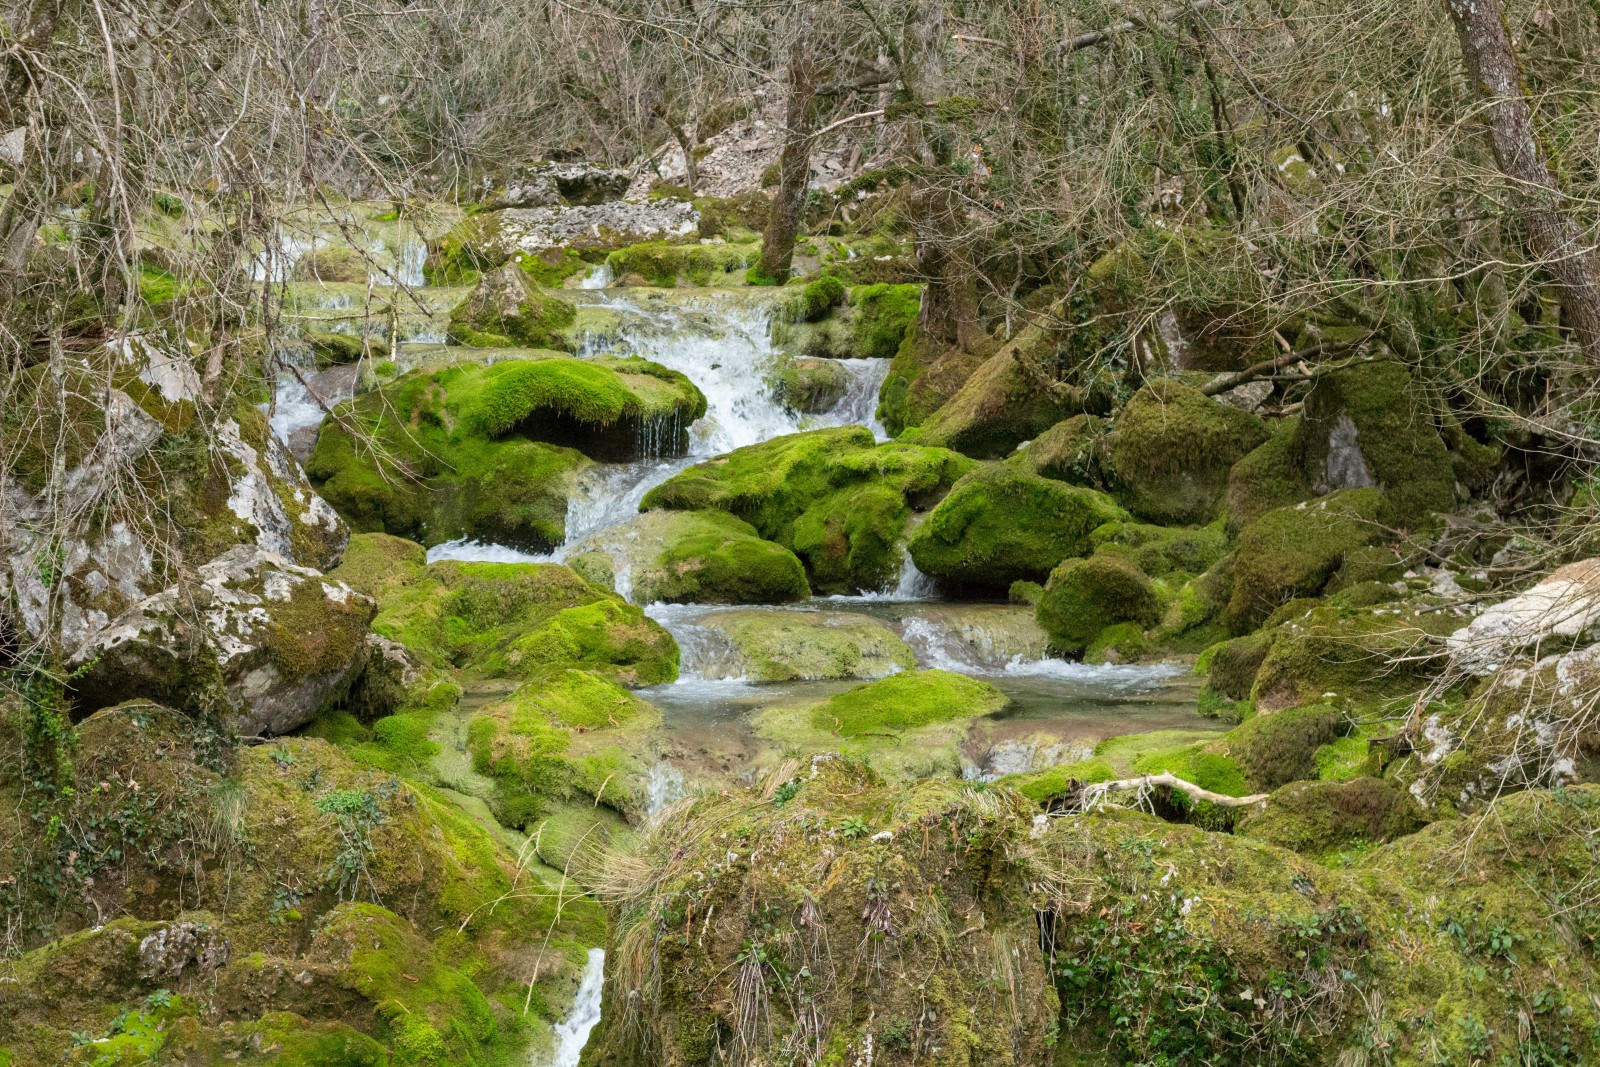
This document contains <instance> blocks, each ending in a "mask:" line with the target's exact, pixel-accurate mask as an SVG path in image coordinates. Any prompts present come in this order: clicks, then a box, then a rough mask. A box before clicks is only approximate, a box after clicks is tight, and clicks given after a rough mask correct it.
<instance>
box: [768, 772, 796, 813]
mask: <svg viewBox="0 0 1600 1067" xmlns="http://www.w3.org/2000/svg"><path fill="white" fill-rule="evenodd" d="M799 792H800V779H798V778H791V779H789V780H788V781H787V782H784V783H783V784H782V785H780V786H779V787H778V789H777V791H776V792H775V793H773V794H772V803H773V804H775V805H777V806H778V807H780V808H781V807H783V806H784V805H785V804H787V803H789V801H791V800H793V799H794V798H795V794H797V793H799Z"/></svg>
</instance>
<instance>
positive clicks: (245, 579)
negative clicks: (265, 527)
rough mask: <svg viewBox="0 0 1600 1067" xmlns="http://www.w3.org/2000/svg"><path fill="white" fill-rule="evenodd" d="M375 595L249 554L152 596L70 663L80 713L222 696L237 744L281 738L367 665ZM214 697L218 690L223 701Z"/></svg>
mask: <svg viewBox="0 0 1600 1067" xmlns="http://www.w3.org/2000/svg"><path fill="white" fill-rule="evenodd" d="M375 612H376V606H375V605H374V603H373V601H372V600H371V598H369V597H366V596H363V595H362V594H360V593H357V592H355V591H354V590H352V589H351V588H350V587H349V586H347V585H345V584H344V583H343V582H337V581H330V580H328V579H326V578H324V577H323V575H322V574H321V573H319V572H318V571H315V570H312V569H311V568H309V567H299V566H296V565H295V564H293V563H290V562H289V561H288V560H286V559H284V558H283V557H282V556H280V555H278V554H276V553H274V552H269V551H267V550H266V549H263V548H260V547H258V546H253V545H235V546H234V547H233V548H230V549H229V550H228V551H226V552H224V553H223V554H222V555H220V556H218V557H217V558H216V559H214V560H212V561H211V562H210V563H207V564H205V565H204V566H202V567H201V568H200V569H199V572H198V574H197V575H196V581H195V583H194V584H193V585H189V584H187V583H186V584H185V585H183V586H178V585H174V586H171V587H169V588H167V589H165V590H163V591H162V592H160V593H157V594H155V595H154V596H151V597H148V598H146V599H145V600H143V601H141V602H140V603H139V604H137V605H136V606H134V607H133V608H132V609H130V610H129V611H128V612H126V613H125V614H123V615H122V616H121V617H120V618H118V619H117V620H116V621H114V622H112V623H111V624H110V625H108V626H106V627H104V628H103V629H101V630H100V631H99V632H98V633H97V634H96V635H95V636H94V637H93V638H92V639H91V640H89V641H87V642H86V643H84V644H83V645H81V646H79V648H78V649H77V650H76V651H75V652H74V653H73V654H72V655H71V657H70V658H69V660H68V663H69V665H70V666H71V667H72V668H73V669H74V670H76V671H78V672H80V673H79V675H78V677H77V679H76V681H75V683H74V697H75V700H76V703H77V706H78V708H79V710H80V711H92V710H94V709H95V708H100V707H106V706H109V705H111V704H114V703H117V702H119V701H121V700H125V699H128V698H129V697H134V696H142V697H146V698H149V699H151V700H159V701H167V702H171V703H174V704H176V705H178V706H186V705H187V706H194V705H199V706H202V707H204V706H206V705H207V704H208V703H210V702H212V701H215V700H217V699H218V698H219V697H220V699H221V701H222V703H223V705H224V706H223V707H222V708H220V709H217V710H220V711H221V712H222V714H223V716H224V718H225V719H226V720H227V721H228V724H229V726H230V727H231V728H232V729H234V730H235V731H236V732H237V733H239V734H241V735H244V736H254V735H272V734H281V733H286V732H287V731H289V730H292V729H294V728H295V727H297V726H301V725H303V724H305V723H306V722H309V721H310V720H311V719H312V718H313V717H314V716H315V715H316V714H317V713H318V712H319V711H321V710H322V709H323V708H324V707H325V706H326V705H327V704H328V703H329V702H330V701H331V700H333V699H335V698H336V697H338V696H340V695H342V694H343V693H344V692H345V690H346V689H347V688H348V686H349V685H350V683H351V682H352V681H353V680H354V678H355V677H356V675H357V674H358V673H359V672H360V670H361V668H362V667H363V666H364V664H365V661H366V644H365V636H366V632H367V626H368V624H369V623H370V622H371V621H372V617H373V615H374V614H375ZM219 691H220V692H219Z"/></svg>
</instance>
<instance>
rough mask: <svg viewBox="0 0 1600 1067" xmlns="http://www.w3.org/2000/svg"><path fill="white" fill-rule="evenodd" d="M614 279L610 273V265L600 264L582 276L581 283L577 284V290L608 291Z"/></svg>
mask: <svg viewBox="0 0 1600 1067" xmlns="http://www.w3.org/2000/svg"><path fill="white" fill-rule="evenodd" d="M614 281H616V278H615V277H614V276H613V275H612V273H611V264H610V263H601V264H600V265H599V266H598V267H595V268H593V269H592V270H590V271H589V273H588V274H585V275H584V276H583V281H581V282H579V283H578V288H579V289H608V288H610V287H611V283H612V282H614Z"/></svg>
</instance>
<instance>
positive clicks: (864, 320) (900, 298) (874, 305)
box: [850, 283, 922, 359]
mask: <svg viewBox="0 0 1600 1067" xmlns="http://www.w3.org/2000/svg"><path fill="white" fill-rule="evenodd" d="M850 306H851V307H852V308H854V309H855V319H854V340H853V344H852V348H853V350H854V353H855V355H856V356H858V357H860V358H862V359H892V358H894V356H895V353H897V352H898V351H899V350H900V346H901V344H902V343H903V342H904V341H905V339H906V334H907V333H908V332H910V330H911V326H912V324H913V323H915V322H916V320H917V314H918V313H919V312H920V310H921V308H922V287H921V286H920V285H887V284H882V283H880V284H878V285H858V286H856V287H855V288H853V289H851V290H850Z"/></svg>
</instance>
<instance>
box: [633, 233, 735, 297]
mask: <svg viewBox="0 0 1600 1067" xmlns="http://www.w3.org/2000/svg"><path fill="white" fill-rule="evenodd" d="M760 252H761V249H760V245H759V244H757V243H754V242H745V243H742V244H726V243H716V244H698V243H696V244H672V243H668V242H666V241H647V242H644V243H642V244H632V245H626V246H624V247H622V248H619V249H617V250H616V251H614V252H612V253H610V254H609V255H608V256H607V257H606V266H607V267H609V268H610V269H611V273H612V276H613V277H615V278H618V279H620V280H622V281H623V282H624V283H625V284H626V283H627V282H629V281H634V282H635V283H636V284H641V285H655V286H661V287H662V288H667V289H670V288H672V287H673V286H677V285H695V286H727V285H740V284H743V282H744V272H745V268H746V267H748V266H749V265H750V264H751V263H754V262H755V260H756V258H757V257H758V256H759V255H760Z"/></svg>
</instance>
